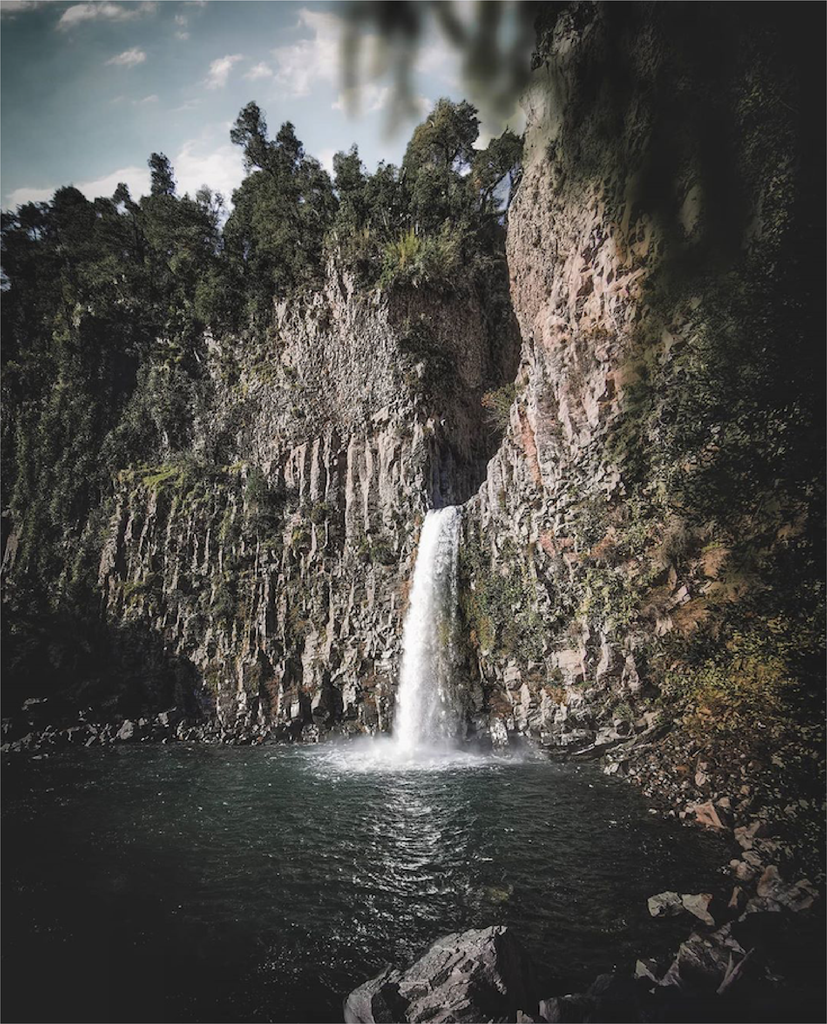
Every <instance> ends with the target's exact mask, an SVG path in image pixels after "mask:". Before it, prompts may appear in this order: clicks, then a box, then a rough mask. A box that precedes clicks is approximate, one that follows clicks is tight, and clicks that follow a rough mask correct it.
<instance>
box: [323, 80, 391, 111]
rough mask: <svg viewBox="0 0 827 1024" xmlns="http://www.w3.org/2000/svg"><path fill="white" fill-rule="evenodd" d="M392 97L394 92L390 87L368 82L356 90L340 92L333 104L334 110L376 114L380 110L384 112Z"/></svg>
mask: <svg viewBox="0 0 827 1024" xmlns="http://www.w3.org/2000/svg"><path fill="white" fill-rule="evenodd" d="M391 96H392V91H391V87H390V86H389V85H377V84H376V83H375V82H367V83H366V84H364V85H361V86H359V87H358V88H356V89H351V90H348V91H347V92H340V93H339V95H338V97H337V99H336V101H335V102H334V103H333V104H332V109H333V110H344V111H348V112H350V111H355V112H358V113H366V114H374V113H376V111H378V110H384V108H385V107H386V106H387V105H388V101H389V100H390V99H391Z"/></svg>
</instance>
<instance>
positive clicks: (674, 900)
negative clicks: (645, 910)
mask: <svg viewBox="0 0 827 1024" xmlns="http://www.w3.org/2000/svg"><path fill="white" fill-rule="evenodd" d="M646 902H647V905H648V907H649V913H650V914H651V915H652V917H676V916H677V915H678V914H680V913H682V912H683V910H684V905H683V900H682V899H681V897H680V896H679V895H678V894H677V893H676V892H659V893H658V894H657V896H650V897H649V899H648V900H647V901H646Z"/></svg>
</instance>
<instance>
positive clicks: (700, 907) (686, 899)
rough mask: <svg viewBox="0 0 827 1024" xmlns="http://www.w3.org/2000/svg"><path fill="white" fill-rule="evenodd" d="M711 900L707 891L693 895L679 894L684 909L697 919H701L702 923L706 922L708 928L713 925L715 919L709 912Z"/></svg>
mask: <svg viewBox="0 0 827 1024" xmlns="http://www.w3.org/2000/svg"><path fill="white" fill-rule="evenodd" d="M711 902H712V896H711V895H710V894H709V893H705V892H701V893H696V894H695V895H689V894H687V895H683V896H681V903H682V904H683V907H684V909H685V910H688V911H689V913H690V914H694V915H695V917H697V918H698V920H699V921H703V923H704V924H708V925H709V926H710V928H714V927H715V920H714V918H713V917H712V914H710V913H709V909H708V908H709V904H710V903H711Z"/></svg>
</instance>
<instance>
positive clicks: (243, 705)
mask: <svg viewBox="0 0 827 1024" xmlns="http://www.w3.org/2000/svg"><path fill="white" fill-rule="evenodd" d="M251 349H252V351H251ZM517 350H518V337H517V333H516V325H515V323H514V321H513V317H512V316H511V314H510V309H509V308H508V306H507V304H505V305H502V304H501V305H500V306H497V304H496V302H494V301H492V299H491V296H487V297H485V298H482V299H481V298H480V297H479V296H478V295H475V294H473V293H472V292H470V291H469V292H467V293H463V294H460V295H457V294H453V295H451V297H450V298H448V297H441V296H439V295H428V296H424V297H422V296H419V295H418V294H417V293H416V292H414V293H412V294H407V295H405V296H404V297H391V298H390V299H386V298H378V297H376V296H368V295H365V294H364V293H359V292H356V291H355V290H354V289H353V287H352V284H351V282H350V281H349V280H348V279H347V278H346V277H344V276H343V275H341V274H339V273H338V272H337V270H336V269H335V268H334V267H331V268H330V273H329V275H328V284H327V286H326V287H325V289H324V290H323V291H320V292H317V293H315V294H314V295H313V296H312V297H310V298H308V299H307V300H306V302H304V303H302V304H301V305H298V306H284V307H282V308H279V309H278V310H277V312H276V317H275V321H274V326H273V329H272V331H271V332H270V333H269V336H268V338H267V339H266V340H265V341H263V342H262V341H261V339H258V341H256V342H249V341H247V342H245V341H242V340H235V341H233V342H226V341H225V342H223V343H222V344H219V343H217V342H215V341H214V340H212V339H207V341H206V346H205V352H204V359H205V360H206V361H207V364H208V367H209V374H210V377H211V379H212V383H213V399H212V401H211V402H210V404H209V406H208V407H207V409H206V411H205V412H204V414H203V420H202V422H201V423H200V425H199V429H198V430H197V431H196V435H197V437H200V438H201V439H202V441H201V443H199V442H198V441H196V444H195V446H194V450H193V453H192V460H193V465H192V466H191V467H187V466H186V465H181V464H169V465H164V464H162V465H160V466H154V467H146V468H145V469H142V470H137V471H134V470H133V471H129V472H124V473H122V474H121V476H120V478H119V481H118V482H117V486H116V493H115V497H114V505H115V508H114V512H113V514H112V517H111V521H110V524H109V529H108V532H107V538H106V541H105V544H104V548H103V552H102V557H101V561H100V572H99V582H100V586H101V588H102V590H103V593H104V595H105V598H104V599H105V605H106V614H107V617H108V619H109V621H110V622H112V623H115V624H117V625H118V626H119V627H123V626H128V627H130V628H131V629H132V631H133V632H135V631H136V630H137V631H138V632H144V633H145V634H148V635H153V636H156V637H161V638H163V644H164V649H165V651H166V652H167V653H168V655H169V656H170V657H172V658H175V659H178V660H182V661H184V662H186V663H188V664H190V665H192V666H193V667H194V669H195V676H194V690H195V695H196V697H197V704H198V705H199V707H197V708H195V707H193V708H192V710H193V711H196V710H198V711H200V712H202V713H205V714H206V715H207V717H208V718H213V717H214V718H215V719H216V720H217V722H216V728H217V729H218V730H219V731H220V732H222V733H223V734H225V735H243V736H245V737H250V736H256V735H270V734H274V735H277V736H285V737H286V736H291V737H294V738H295V737H299V736H301V737H302V738H303V739H305V740H307V739H315V738H318V737H319V735H320V734H324V732H325V731H326V730H327V729H329V728H336V729H337V730H338V731H343V732H349V731H354V730H355V731H364V730H370V731H373V730H380V731H382V730H387V729H388V728H389V721H390V715H391V711H392V704H393V695H394V692H395V685H396V678H397V670H398V661H399V652H400V643H401V631H402V616H403V612H404V609H405V604H406V594H407V586H408V581H409V580H410V577H411V573H412V568H413V558H414V553H415V545H416V542H417V537H418V532H419V526H420V525H421V522H422V518H423V514H424V510H426V509H427V508H428V507H430V506H431V504H432V503H436V504H437V505H441V504H451V503H459V502H462V501H464V500H465V499H466V498H467V497H468V496H469V495H470V494H472V493H473V492H474V491H475V490H476V489H477V487H478V486H479V483H480V480H481V479H482V478H483V475H484V473H485V466H486V461H487V458H488V457H489V456H490V454H491V453H492V450H493V449H494V448H495V447H496V444H497V438H496V437H495V436H494V435H493V434H492V432H491V430H490V429H489V428H488V426H487V424H486V423H485V422H484V409H483V406H482V403H481V398H482V395H483V393H484V392H485V391H486V390H489V389H491V388H496V387H497V386H498V385H499V384H501V383H503V382H504V381H508V380H510V379H512V378H513V374H514V372H515V363H516V355H517ZM216 436H222V437H226V438H229V439H230V440H229V443H228V447H227V448H226V449H225V450H226V451H227V452H229V453H230V454H229V459H230V462H229V464H228V465H222V466H212V467H210V468H205V465H202V464H199V462H198V459H199V456H200V449H201V448H203V447H204V446H205V445H206V443H207V439H208V438H210V437H212V438H214V437H216ZM213 712H214V713H215V714H214V716H213Z"/></svg>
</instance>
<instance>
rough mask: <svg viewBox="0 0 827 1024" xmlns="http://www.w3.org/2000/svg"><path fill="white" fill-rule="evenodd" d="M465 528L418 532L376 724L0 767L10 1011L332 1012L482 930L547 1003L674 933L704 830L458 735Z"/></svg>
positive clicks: (563, 769) (196, 1015)
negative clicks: (674, 907) (463, 743)
mask: <svg viewBox="0 0 827 1024" xmlns="http://www.w3.org/2000/svg"><path fill="white" fill-rule="evenodd" d="M460 522H461V520H460V511H459V510H458V509H456V508H447V509H441V510H439V511H435V512H431V513H429V514H428V516H427V517H426V519H425V522H424V524H423V529H422V535H421V538H420V544H419V550H418V553H417V561H416V569H415V572H414V578H413V581H412V587H411V598H410V606H409V610H408V614H407V617H406V622H405V629H404V637H403V658H402V667H401V673H400V686H399V692H398V702H397V708H396V713H395V723H394V732H393V735H392V736H391V737H385V738H383V739H378V738H377V739H373V740H364V741H353V742H351V743H339V744H333V743H332V744H326V745H321V746H318V747H302V746H274V747H255V748H253V747H235V748H233V747H231V748H227V747H194V746H187V745H184V744H181V745H176V746H166V747H164V746H148V745H141V746H122V747H117V748H114V749H110V750H105V749H95V748H90V749H81V750H65V751H63V752H62V753H59V754H55V755H50V756H49V757H46V758H43V759H19V760H15V761H13V762H11V763H10V764H9V765H8V767H7V768H6V778H5V782H6V789H5V797H6V799H5V800H4V802H3V823H4V826H5V847H4V852H5V872H6V879H5V889H6V896H5V899H4V902H3V919H4V922H3V923H4V928H5V936H6V940H7V941H6V945H5V947H4V960H5V975H4V980H5V986H4V989H3V1013H4V1015H5V1019H7V1020H15V1021H42V1020H60V1021H64V1022H66V1021H90V1022H91V1021H201V1022H207V1021H218V1020H220V1021H335V1020H341V1014H342V1000H343V998H344V997H345V996H346V995H347V993H348V992H349V991H351V990H352V989H353V988H355V987H356V986H357V985H358V984H360V983H361V982H362V981H364V980H366V979H367V978H369V977H371V976H373V975H375V974H376V973H377V972H378V971H379V970H381V969H382V967H383V966H384V965H385V964H386V963H389V962H390V963H393V964H395V965H403V964H407V963H410V962H412V961H413V960H414V959H415V958H416V957H417V956H418V955H420V954H421V953H422V952H424V950H425V949H426V948H427V947H428V946H429V945H430V944H431V943H432V942H433V941H434V940H435V939H436V938H438V937H439V936H440V935H444V934H446V933H448V932H450V931H456V930H463V929H466V928H473V927H485V926H488V925H490V924H494V923H506V924H510V925H513V926H514V928H515V929H516V931H517V934H518V935H519V936H520V938H521V939H522V940H523V942H524V943H525V944H526V946H527V948H528V949H530V950H531V953H532V955H533V957H534V959H535V962H536V965H537V968H538V974H539V978H540V981H541V985H542V991H543V993H546V994H551V993H554V992H565V991H574V990H576V989H577V987H578V986H581V987H582V986H583V985H585V984H587V983H588V982H590V981H591V980H592V979H593V978H594V977H595V975H597V974H598V973H601V972H604V971H607V970H611V969H612V968H614V967H616V966H618V967H624V966H625V967H631V966H632V965H633V963H634V960H635V958H636V957H638V956H645V955H647V954H649V953H655V952H657V951H659V950H660V949H661V948H662V947H663V946H665V945H668V944H670V941H673V940H675V939H677V938H678V936H679V935H681V934H682V930H681V924H680V922H675V921H665V922H661V921H659V922H656V923H655V924H654V925H653V924H652V922H651V920H650V918H649V915H648V911H647V907H646V899H647V897H648V896H650V895H652V894H653V893H656V892H660V891H662V890H664V889H666V888H670V889H678V891H684V892H697V891H699V890H704V891H714V890H715V889H716V887H718V886H720V885H721V884H722V882H723V879H721V878H720V877H719V878H718V880H717V881H716V872H715V865H717V864H719V863H720V862H721V861H722V860H725V859H726V856H725V853H724V851H723V849H722V846H721V844H720V842H719V841H718V840H716V839H714V838H711V837H707V836H701V835H697V834H694V833H690V832H687V830H685V829H680V828H678V827H675V826H670V825H669V824H667V823H665V822H663V821H661V820H659V819H657V818H654V817H653V816H652V815H650V814H649V813H648V808H647V806H646V805H645V803H643V802H642V800H641V799H640V797H639V796H637V795H636V794H635V793H634V791H633V790H632V789H631V788H630V787H628V786H626V785H625V784H623V783H618V782H616V781H614V780H608V779H606V778H605V777H603V776H602V775H601V774H600V773H599V771H598V770H597V769H596V768H594V767H592V766H581V767H574V766H571V765H558V764H553V763H551V762H549V761H547V760H545V759H543V758H539V759H534V760H532V759H528V760H521V759H519V758H513V759H506V758H496V757H492V756H487V757H486V756H482V755H479V754H476V755H475V754H472V753H470V752H467V751H465V752H464V751H463V750H461V749H460V747H459V744H458V740H459V739H460V738H461V725H462V723H461V720H460V715H459V712H458V708H459V706H460V703H459V701H458V699H457V698H458V694H457V692H456V691H455V689H454V687H455V686H456V685H457V679H456V673H455V671H454V670H455V664H454V662H455V642H454V641H455V631H456V607H457V600H456V598H457V594H456V578H457V573H456V569H457V544H458V538H459V528H460ZM12 936H13V939H12V938H11V937H12Z"/></svg>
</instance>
